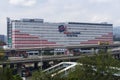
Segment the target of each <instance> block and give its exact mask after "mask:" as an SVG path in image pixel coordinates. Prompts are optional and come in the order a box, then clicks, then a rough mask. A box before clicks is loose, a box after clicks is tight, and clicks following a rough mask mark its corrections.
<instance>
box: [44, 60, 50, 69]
mask: <svg viewBox="0 0 120 80" xmlns="http://www.w3.org/2000/svg"><path fill="white" fill-rule="evenodd" d="M49 67H51V66H50V64H49V62H47V61H44V62H43V65H42V68H43V69H47V68H49Z"/></svg>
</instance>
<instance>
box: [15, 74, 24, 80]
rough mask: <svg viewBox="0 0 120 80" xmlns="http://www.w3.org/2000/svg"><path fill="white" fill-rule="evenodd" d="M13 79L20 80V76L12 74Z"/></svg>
mask: <svg viewBox="0 0 120 80" xmlns="http://www.w3.org/2000/svg"><path fill="white" fill-rule="evenodd" d="M13 80H22V78H21V77H20V75H18V74H17V75H14V76H13Z"/></svg>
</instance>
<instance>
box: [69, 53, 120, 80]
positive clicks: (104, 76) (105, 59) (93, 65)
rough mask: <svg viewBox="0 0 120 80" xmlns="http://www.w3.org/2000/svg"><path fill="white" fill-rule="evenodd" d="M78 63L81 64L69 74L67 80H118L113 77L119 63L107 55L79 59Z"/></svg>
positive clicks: (117, 77)
mask: <svg viewBox="0 0 120 80" xmlns="http://www.w3.org/2000/svg"><path fill="white" fill-rule="evenodd" d="M78 63H79V64H80V63H82V64H81V65H78V66H76V68H75V70H74V71H73V72H70V74H69V75H68V80H71V79H72V80H120V77H119V76H115V75H114V74H115V73H117V72H118V69H117V68H119V67H120V62H119V60H116V59H114V58H113V57H112V55H110V54H108V53H107V54H103V53H100V54H95V55H94V56H92V57H88V56H86V57H83V58H81V59H79V61H78Z"/></svg>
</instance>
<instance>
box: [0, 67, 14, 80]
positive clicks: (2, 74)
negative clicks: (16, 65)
mask: <svg viewBox="0 0 120 80" xmlns="http://www.w3.org/2000/svg"><path fill="white" fill-rule="evenodd" d="M0 80H13V75H12V70H11V69H10V68H7V67H5V68H0Z"/></svg>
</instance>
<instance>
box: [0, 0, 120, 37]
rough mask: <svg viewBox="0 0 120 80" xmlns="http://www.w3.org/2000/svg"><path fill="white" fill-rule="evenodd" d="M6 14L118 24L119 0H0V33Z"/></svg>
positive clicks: (5, 30)
mask: <svg viewBox="0 0 120 80" xmlns="http://www.w3.org/2000/svg"><path fill="white" fill-rule="evenodd" d="M6 17H10V18H11V19H22V18H40V19H44V21H45V22H90V23H101V22H107V23H110V24H113V26H120V0H0V28H1V29H0V34H4V35H6V33H7V24H6Z"/></svg>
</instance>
